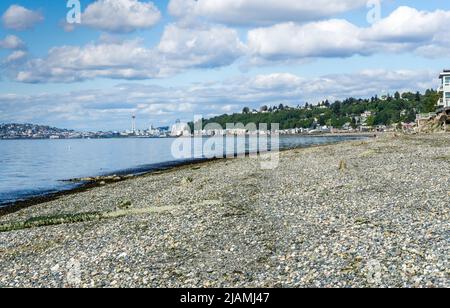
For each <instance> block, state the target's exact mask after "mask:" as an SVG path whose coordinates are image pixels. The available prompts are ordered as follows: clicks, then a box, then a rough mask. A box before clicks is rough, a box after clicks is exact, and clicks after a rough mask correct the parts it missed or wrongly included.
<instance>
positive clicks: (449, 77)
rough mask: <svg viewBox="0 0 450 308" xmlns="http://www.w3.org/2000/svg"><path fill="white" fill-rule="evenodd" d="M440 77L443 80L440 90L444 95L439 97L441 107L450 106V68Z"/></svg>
mask: <svg viewBox="0 0 450 308" xmlns="http://www.w3.org/2000/svg"><path fill="white" fill-rule="evenodd" d="M439 79H441V80H442V84H441V86H440V88H439V92H440V93H442V97H441V98H440V99H439V103H438V105H439V107H444V108H450V70H444V72H443V73H441V75H439Z"/></svg>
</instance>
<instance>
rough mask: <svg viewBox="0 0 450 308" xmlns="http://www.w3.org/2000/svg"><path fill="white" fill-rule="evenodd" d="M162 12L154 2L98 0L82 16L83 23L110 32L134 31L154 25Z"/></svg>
mask: <svg viewBox="0 0 450 308" xmlns="http://www.w3.org/2000/svg"><path fill="white" fill-rule="evenodd" d="M160 19H161V12H160V11H159V10H158V8H157V7H156V6H155V5H154V4H153V2H144V1H139V0H97V1H96V2H94V3H92V4H89V6H88V7H87V8H86V10H85V11H84V12H83V14H82V17H81V23H82V25H85V26H88V27H91V28H95V29H99V30H103V31H110V32H132V31H135V30H138V29H148V28H151V27H153V26H154V25H155V24H157V23H158V22H159V20H160Z"/></svg>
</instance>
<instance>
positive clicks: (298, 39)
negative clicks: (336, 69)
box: [247, 7, 450, 63]
mask: <svg viewBox="0 0 450 308" xmlns="http://www.w3.org/2000/svg"><path fill="white" fill-rule="evenodd" d="M449 28H450V11H442V10H438V11H434V12H426V11H418V10H416V9H414V8H409V7H399V8H398V9H396V10H395V11H394V12H392V14H391V15H389V16H388V17H386V18H385V19H382V20H381V21H379V22H377V23H375V24H374V25H372V26H371V27H367V28H363V27H357V26H356V25H353V24H351V23H350V22H348V21H346V20H339V19H332V20H326V21H320V22H313V23H307V24H298V23H294V22H289V23H282V24H277V25H274V26H271V27H265V28H258V29H253V30H250V31H249V32H248V42H247V44H248V47H249V52H250V57H251V58H252V59H251V61H252V62H256V63H259V62H261V61H269V62H270V61H294V60H305V59H311V58H322V57H351V56H354V55H371V54H375V53H380V52H387V53H389V52H390V53H405V52H416V53H417V54H420V55H424V56H429V57H433V56H436V53H437V55H438V56H447V57H448V56H449V55H450V53H449V52H450V38H449V36H448V29H449Z"/></svg>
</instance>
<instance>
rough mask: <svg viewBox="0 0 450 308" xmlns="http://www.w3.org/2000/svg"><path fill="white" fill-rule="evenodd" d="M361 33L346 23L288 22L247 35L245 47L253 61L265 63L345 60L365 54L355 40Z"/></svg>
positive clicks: (363, 48)
mask: <svg viewBox="0 0 450 308" xmlns="http://www.w3.org/2000/svg"><path fill="white" fill-rule="evenodd" d="M360 32H361V30H360V29H359V28H358V27H356V26H354V25H353V24H351V23H349V22H347V21H345V20H337V19H333V20H327V21H321V22H315V23H308V24H304V25H299V24H296V23H293V22H290V23H284V24H278V25H275V26H272V27H269V28H259V29H255V30H251V31H249V33H248V47H249V51H250V53H251V55H252V56H253V57H261V58H264V59H267V60H287V59H292V58H294V59H295V58H311V57H347V56H351V55H354V54H357V53H360V54H365V53H367V47H368V46H366V45H365V44H364V42H362V41H361V40H360V39H359V38H358V37H359V35H360Z"/></svg>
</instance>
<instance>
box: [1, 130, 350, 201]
mask: <svg viewBox="0 0 450 308" xmlns="http://www.w3.org/2000/svg"><path fill="white" fill-rule="evenodd" d="M349 138H351V139H354V137H353V138H352V137H345V138H344V137H300V136H286V137H281V141H280V148H282V149H285V148H294V147H301V146H310V145H316V144H323V143H332V142H339V141H342V140H346V139H349ZM174 140H175V139H92V140H88V139H83V140H81V139H80V140H0V206H1V204H5V203H8V202H11V201H16V200H19V199H24V198H27V197H31V196H36V195H41V194H45V193H50V192H56V191H60V190H65V189H70V188H74V184H68V183H67V182H63V181H62V180H67V179H72V178H80V177H88V176H97V175H106V174H113V173H121V172H123V173H136V172H143V171H150V170H152V169H154V168H155V167H157V166H158V164H165V163H172V162H173V163H177V162H178V163H181V162H182V161H186V160H189V159H180V158H176V157H174V156H173V155H172V151H171V148H172V143H173V142H174ZM247 141H248V140H247ZM204 142H206V139H205V140H204ZM247 143H248V142H247ZM193 158H195V157H191V159H193ZM197 158H201V157H197Z"/></svg>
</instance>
